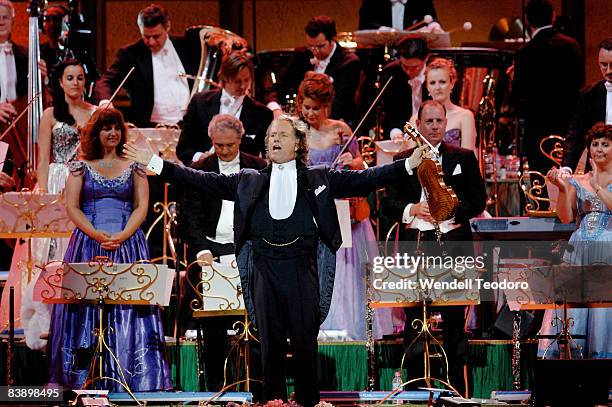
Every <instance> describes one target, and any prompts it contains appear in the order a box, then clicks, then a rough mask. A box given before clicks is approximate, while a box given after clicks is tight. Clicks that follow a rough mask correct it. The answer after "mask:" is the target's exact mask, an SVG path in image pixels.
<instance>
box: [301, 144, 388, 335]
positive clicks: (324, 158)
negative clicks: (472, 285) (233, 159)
mask: <svg viewBox="0 0 612 407" xmlns="http://www.w3.org/2000/svg"><path fill="white" fill-rule="evenodd" d="M357 148H358V146H357V144H356V143H355V144H354V145H352V146H351V147H350V151H351V152H353V153H354V152H356V149H357ZM341 149H342V146H341V145H333V146H331V147H329V148H327V149H325V150H316V149H313V148H311V149H309V152H308V156H309V164H310V165H329V164H331V163H332V162H333V161H334V159H335V158H336V156H337V155H338V153H339V152H340V150H341ZM352 240H353V246H352V247H351V248H343V249H339V250H338V252H337V253H336V278H335V280H334V292H333V295H332V302H331V306H330V309H329V314H328V315H327V319H326V320H325V322H323V325H321V329H322V330H345V331H346V333H347V336H346V339H347V340H365V339H366V320H365V313H366V283H365V274H364V273H365V264H366V262H367V259H368V258H369V259H371V258H373V257H375V256H378V251H377V250H376V244H375V242H376V236H375V235H374V230H373V229H372V224H371V223H370V220H369V219H365V220H363V221H361V222H359V223H356V224H353V225H352ZM367 242H373V244H368V243H367ZM390 333H393V322H392V320H391V310H390V309H389V308H378V309H376V310H375V316H374V337H375V338H377V339H378V338H382V336H383V335H386V334H390ZM323 339H325V338H323Z"/></svg>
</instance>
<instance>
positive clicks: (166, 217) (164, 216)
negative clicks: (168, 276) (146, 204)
mask: <svg viewBox="0 0 612 407" xmlns="http://www.w3.org/2000/svg"><path fill="white" fill-rule="evenodd" d="M168 186H169V184H168V183H167V182H166V183H164V201H163V202H156V203H155V205H153V212H155V213H159V212H161V213H160V214H159V216H158V217H157V218H155V221H153V223H152V224H151V226H150V227H149V229H148V230H147V233H146V234H145V238H146V239H147V241H148V240H149V237H150V236H151V233H153V229H155V227H156V226H157V224H158V223H160V222H161V226H162V231H163V242H162V255H161V257H157V258H155V259H151V262H153V263H157V262H159V261H160V260H161V262H162V264H168V260H171V261H173V262H174V264H176V261H177V260H180V259H177V258H176V250H175V248H174V243H173V241H172V233H171V228H172V224H173V223H175V219H174V216H173V215H172V213H170V208H171V207H173V206H174V205H176V202H174V201H172V202H168ZM168 249H170V255H168Z"/></svg>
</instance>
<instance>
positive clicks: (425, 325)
mask: <svg viewBox="0 0 612 407" xmlns="http://www.w3.org/2000/svg"><path fill="white" fill-rule="evenodd" d="M419 324H420V325H421V329H420V331H419V333H418V334H417V336H416V337H415V338H414V339H413V340H412V341H411V342H410V344H409V345H408V347H406V350H405V351H404V355H403V356H402V362H401V364H400V372H403V371H404V362H405V360H406V354H407V353H408V352H409V351H410V350H411V349H412V347H413V346H414V345H415V344H416V343H417V341H418V340H422V341H423V377H419V378H416V379H412V380H409V381H407V382H406V383H404V384H403V385H402V387H403V386H405V385H406V384H409V383H412V382H416V381H418V380H424V381H425V383H426V385H427V387H431V380H434V381H437V382H440V383H443V384H444V385H446V386H447V387H448V388H450V389H451V390H453V391H455V392H456V393H457V394H460V393H459V392H458V391H457V390H456V389H455V388H454V387H453V386H452V385H451V384H450V378H449V374H448V372H449V364H448V357H447V356H446V351H445V350H444V348H443V347H442V344H441V343H440V341H438V340H437V339H436V338H435V337H434V336H433V335H432V333H431V331H430V329H429V328H430V326H431V318H428V316H427V303H426V302H425V301H423V314H422V319H415V320H413V321H412V327H413V328H414V329H417V327H418V325H419ZM430 341H432V343H433V344H434V345H436V347H438V348H439V349H440V351H441V352H442V356H443V357H444V366H443V367H444V368H445V373H446V381H444V380H442V379H437V378H435V377H432V376H431V357H432V356H431V353H430V351H429V342H430ZM388 397H389V396H388ZM385 400H386V399H385Z"/></svg>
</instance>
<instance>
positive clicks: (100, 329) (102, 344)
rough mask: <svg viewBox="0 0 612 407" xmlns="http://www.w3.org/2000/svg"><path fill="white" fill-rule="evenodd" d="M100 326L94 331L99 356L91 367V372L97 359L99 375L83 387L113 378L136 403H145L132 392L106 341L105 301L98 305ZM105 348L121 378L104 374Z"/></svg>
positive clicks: (117, 360) (86, 382) (87, 381)
mask: <svg viewBox="0 0 612 407" xmlns="http://www.w3.org/2000/svg"><path fill="white" fill-rule="evenodd" d="M98 308H99V309H98V318H99V320H98V327H97V328H96V330H95V331H94V333H95V336H97V337H98V344H97V345H96V350H97V352H98V356H97V357H96V358H95V359H94V361H93V362H92V363H93V365H94V366H92V368H91V370H90V371H91V372H93V371H95V364H96V360H97V363H98V365H99V366H98V376H97V377H92V378H91V379H87V380H86V381H85V383H83V386H81V388H83V389H85V388H87V386H88V385H90V384H92V383H94V382H96V381H102V380H111V381H113V382H115V383H118V384H119V385H121V387H123V388H124V389H125V391H126V393H128V394H129V395H130V397H131V398H132V399H133V400H134V401H135V402H136V404H138V405H139V406H142V405H143V403H141V402H140V401H139V400H138V399H137V398H136V396H135V395H134V393H133V392H132V390H131V389H130V387H129V386H128V384H127V381H126V380H125V376H124V374H123V369H122V368H121V364H120V363H119V359H117V356H116V355H115V354H114V353H113V351H112V350H111V349H110V347H109V346H108V344H107V343H106V340H105V339H104V331H105V329H104V321H103V318H104V307H103V303H102V304H99V306H98ZM104 350H107V351H108V353H109V355H110V357H111V358H112V359H113V360H114V361H115V364H116V365H117V369H118V371H119V375H120V376H121V380H117V379H115V378H114V377H109V376H104Z"/></svg>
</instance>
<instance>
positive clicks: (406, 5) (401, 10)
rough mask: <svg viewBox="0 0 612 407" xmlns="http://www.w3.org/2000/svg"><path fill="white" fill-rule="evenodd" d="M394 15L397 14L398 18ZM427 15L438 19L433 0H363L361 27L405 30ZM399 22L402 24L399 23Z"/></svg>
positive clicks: (366, 28) (363, 28)
mask: <svg viewBox="0 0 612 407" xmlns="http://www.w3.org/2000/svg"><path fill="white" fill-rule="evenodd" d="M394 9H395V10H394ZM394 15H397V17H396V18H397V20H395V19H394V18H393V17H394ZM426 15H429V16H431V17H432V19H433V20H434V21H435V20H436V19H437V14H436V9H435V7H434V5H433V1H432V0H363V2H362V3H361V7H360V8H359V29H360V30H368V29H377V28H380V27H389V28H395V29H397V30H403V29H405V28H408V27H411V26H413V25H414V24H417V23H418V22H420V21H423V19H424V17H425V16H426ZM394 22H396V24H394ZM399 22H401V24H397V23H399ZM435 24H437V23H435ZM438 27H439V25H438Z"/></svg>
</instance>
